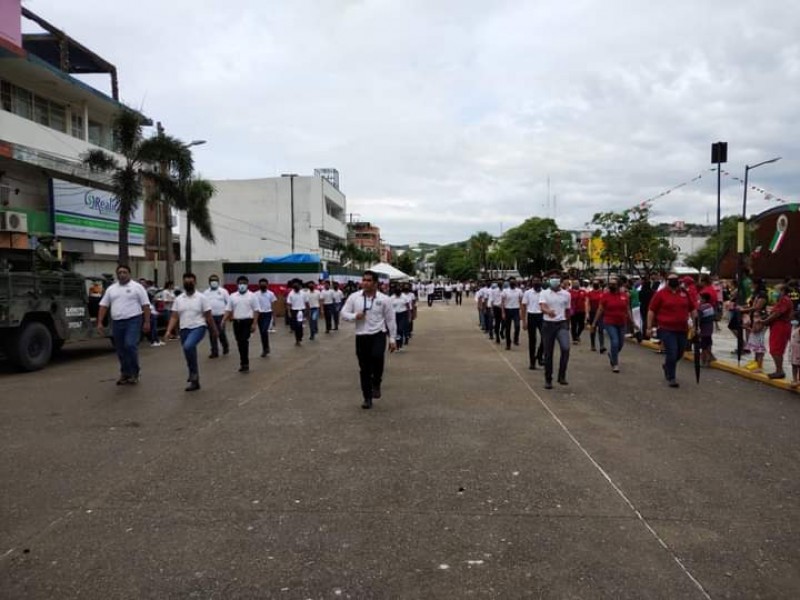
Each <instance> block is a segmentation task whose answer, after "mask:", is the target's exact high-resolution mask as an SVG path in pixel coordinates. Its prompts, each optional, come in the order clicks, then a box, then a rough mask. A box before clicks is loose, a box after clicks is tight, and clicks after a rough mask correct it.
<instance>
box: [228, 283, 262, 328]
mask: <svg viewBox="0 0 800 600" xmlns="http://www.w3.org/2000/svg"><path fill="white" fill-rule="evenodd" d="M228 310H229V311H230V312H231V318H232V319H234V320H235V321H238V320H239V319H254V318H256V317H257V316H258V313H259V312H260V311H259V309H258V299H257V298H256V295H255V294H254V293H253V292H251V291H250V290H247V291H246V292H245V293H244V294H242V293H241V292H235V293H233V294H231V298H230V302H229V303H228Z"/></svg>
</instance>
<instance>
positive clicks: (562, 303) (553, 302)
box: [539, 289, 572, 323]
mask: <svg viewBox="0 0 800 600" xmlns="http://www.w3.org/2000/svg"><path fill="white" fill-rule="evenodd" d="M571 303H572V298H571V297H570V295H569V292H568V291H567V290H558V291H557V292H554V291H553V290H551V289H547V290H544V291H543V292H542V293H541V294H539V305H540V306H541V305H542V304H546V305H547V307H548V308H549V309H550V310H552V311H555V313H556V316H555V317H551V316H549V315H547V314H545V315H544V320H545V321H549V322H551V323H554V322H557V321H564V320H566V318H567V310H568V309H569V307H570V304H571Z"/></svg>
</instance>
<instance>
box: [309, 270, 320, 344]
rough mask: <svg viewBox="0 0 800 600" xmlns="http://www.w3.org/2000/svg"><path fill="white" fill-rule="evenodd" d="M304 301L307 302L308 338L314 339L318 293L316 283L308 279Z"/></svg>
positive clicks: (317, 315) (316, 324)
mask: <svg viewBox="0 0 800 600" xmlns="http://www.w3.org/2000/svg"><path fill="white" fill-rule="evenodd" d="M306 290H307V291H306V302H308V332H309V334H310V335H309V339H310V340H312V341H313V340H314V339H316V337H317V333H319V305H320V294H319V290H318V289H317V284H316V283H314V282H313V281H309V282H308V283H307V284H306Z"/></svg>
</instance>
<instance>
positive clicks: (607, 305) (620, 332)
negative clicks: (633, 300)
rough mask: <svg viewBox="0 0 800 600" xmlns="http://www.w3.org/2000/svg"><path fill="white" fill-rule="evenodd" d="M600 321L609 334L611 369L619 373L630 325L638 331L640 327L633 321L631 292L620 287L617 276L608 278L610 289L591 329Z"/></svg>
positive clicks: (602, 299) (601, 303)
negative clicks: (620, 355) (620, 356)
mask: <svg viewBox="0 0 800 600" xmlns="http://www.w3.org/2000/svg"><path fill="white" fill-rule="evenodd" d="M600 322H602V323H603V327H604V328H605V330H606V333H607V334H608V346H609V347H608V360H609V362H610V363H611V370H612V371H613V372H614V373H619V354H620V352H622V347H623V346H624V345H625V332H626V331H627V329H628V325H631V326H632V327H633V328H634V331H638V330H639V327H638V326H637V325H635V323H634V321H633V314H632V312H631V305H630V296H629V292H626V291H622V290H621V289H620V287H619V279H617V278H616V277H611V278H610V279H609V280H608V291H607V292H605V293H604V294H603V296H602V298H600V306H599V308H598V309H597V314H596V315H595V317H594V319H593V320H592V322H591V328H592V329H591V331H594V329H595V328H596V327H597V325H598V323H600Z"/></svg>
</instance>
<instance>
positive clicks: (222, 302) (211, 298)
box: [203, 286, 231, 317]
mask: <svg viewBox="0 0 800 600" xmlns="http://www.w3.org/2000/svg"><path fill="white" fill-rule="evenodd" d="M203 295H204V296H205V297H206V300H208V304H209V306H211V314H212V315H214V316H215V317H219V316H222V315H224V314H225V311H226V310H228V301H229V300H230V297H231V295H230V294H229V293H228V290H226V289H225V288H224V287H222V286H220V287H218V288H217V289H215V290H212V289H211V288H208V289H207V290H206V291H205V292H203Z"/></svg>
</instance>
